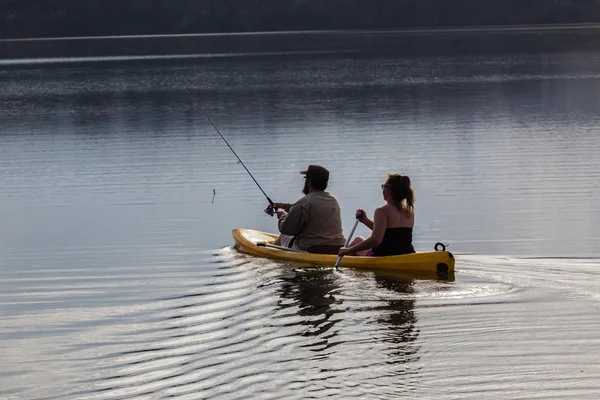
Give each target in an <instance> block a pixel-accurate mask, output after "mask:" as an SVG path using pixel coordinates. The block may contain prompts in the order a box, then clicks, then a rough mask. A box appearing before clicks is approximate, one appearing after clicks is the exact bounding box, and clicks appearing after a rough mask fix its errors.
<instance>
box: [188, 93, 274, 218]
mask: <svg viewBox="0 0 600 400" xmlns="http://www.w3.org/2000/svg"><path fill="white" fill-rule="evenodd" d="M188 94H189V93H188ZM190 97H191V96H190ZM200 112H201V113H202V114H203V115H204V118H206V120H207V121H208V122H210V124H211V125H212V127H213V128H215V131H217V133H218V134H219V136H221V139H223V141H224V142H225V144H226V145H227V147H229V150H231V152H232V153H233V155H234V156H235V157H236V158H237V159H238V161H239V163H240V164H242V167H244V169H245V170H246V172H247V173H248V175H250V178H252V180H253V181H254V183H256V186H258V188H259V189H260V191H261V192H262V194H264V195H265V197H266V198H267V201H268V202H269V206H268V207H267V208H266V209H265V212H266V213H267V214H269V215H273V210H275V208H276V207H275V203H273V200H271V199H270V198H269V196H267V194H266V193H265V191H264V190H263V188H262V187H261V186H260V185H259V184H258V182H257V181H256V179H255V178H254V175H252V173H251V172H250V170H249V169H248V168H247V167H246V164H244V162H243V161H242V159H241V158H240V157H239V156H238V155H237V153H236V152H235V150H233V148H232V147H231V145H229V142H228V141H227V139H225V137H224V136H223V135H222V134H221V132H220V131H219V128H217V126H216V125H215V124H214V123H213V122H212V120H211V119H210V118H209V116H208V115H206V113H205V112H204V110H203V109H201V108H200ZM213 199H214V197H213Z"/></svg>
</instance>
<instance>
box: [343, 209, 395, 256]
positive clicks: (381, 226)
mask: <svg viewBox="0 0 600 400" xmlns="http://www.w3.org/2000/svg"><path fill="white" fill-rule="evenodd" d="M365 218H366V217H365ZM373 219H374V220H375V221H371V220H369V219H368V218H367V220H368V221H369V222H370V223H371V226H370V228H371V229H372V230H373V232H372V233H371V236H369V237H368V238H367V239H365V240H364V241H362V242H360V243H358V244H355V245H354V246H352V247H349V248H348V250H349V251H350V252H351V253H356V252H357V251H362V250H368V249H372V248H373V247H375V246H377V245H379V244H380V243H381V241H382V240H383V235H384V234H385V230H386V228H387V214H386V212H385V210H384V209H383V208H382V207H379V208H377V209H376V210H375V215H374V216H373ZM361 222H362V221H361ZM364 224H365V225H367V223H364ZM367 226H369V225H367Z"/></svg>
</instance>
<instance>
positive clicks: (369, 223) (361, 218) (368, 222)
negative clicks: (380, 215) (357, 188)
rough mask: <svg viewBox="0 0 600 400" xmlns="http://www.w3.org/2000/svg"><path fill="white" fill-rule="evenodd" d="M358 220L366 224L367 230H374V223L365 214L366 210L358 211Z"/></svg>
mask: <svg viewBox="0 0 600 400" xmlns="http://www.w3.org/2000/svg"><path fill="white" fill-rule="evenodd" d="M356 218H358V220H359V221H360V222H362V223H363V224H365V226H366V227H367V228H369V229H370V230H373V221H371V220H370V219H369V217H367V213H366V212H365V210H363V209H362V208H359V209H358V210H356Z"/></svg>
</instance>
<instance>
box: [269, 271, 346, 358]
mask: <svg viewBox="0 0 600 400" xmlns="http://www.w3.org/2000/svg"><path fill="white" fill-rule="evenodd" d="M339 289H340V282H339V280H337V279H336V276H335V273H333V272H332V271H319V270H306V271H299V272H296V273H294V274H293V275H291V276H288V277H283V278H282V282H281V288H280V295H281V297H282V298H284V299H287V300H293V302H292V303H289V302H280V307H281V308H282V309H286V308H288V307H295V308H297V309H298V311H297V313H298V315H299V316H301V317H303V320H302V321H301V322H300V324H301V325H304V326H306V327H307V328H306V329H305V330H304V331H303V332H302V336H321V335H324V336H323V340H324V342H320V343H319V344H318V347H319V349H321V350H322V349H323V345H325V348H327V347H328V344H329V342H330V340H331V339H333V338H334V337H335V336H336V330H332V331H331V332H329V331H330V330H331V329H332V328H333V327H334V326H335V325H336V323H338V322H340V321H341V319H342V318H341V315H340V314H341V313H342V312H343V309H342V307H341V305H342V300H340V299H337V298H336V292H338V290H339ZM336 314H337V315H336ZM327 332H329V333H328V334H327V335H325V334H326V333H327ZM314 345H315V344H314V343H311V345H310V346H314Z"/></svg>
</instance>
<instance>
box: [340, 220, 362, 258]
mask: <svg viewBox="0 0 600 400" xmlns="http://www.w3.org/2000/svg"><path fill="white" fill-rule="evenodd" d="M359 222H360V220H359V219H358V218H356V222H355V223H354V226H353V227H352V230H351V231H350V235H349V236H348V239H346V245H345V246H344V247H348V245H349V244H350V239H352V235H354V231H355V230H356V227H357V226H358V223H359ZM342 257H344V256H339V257H338V259H337V261H336V262H335V265H334V268H335V269H337V268H338V267H339V266H340V262H342Z"/></svg>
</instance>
